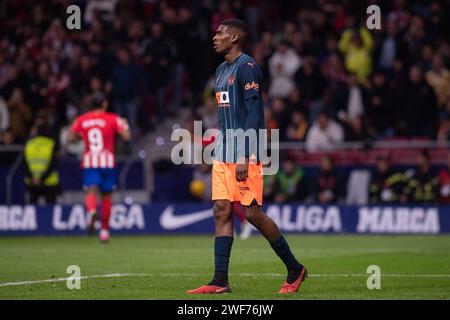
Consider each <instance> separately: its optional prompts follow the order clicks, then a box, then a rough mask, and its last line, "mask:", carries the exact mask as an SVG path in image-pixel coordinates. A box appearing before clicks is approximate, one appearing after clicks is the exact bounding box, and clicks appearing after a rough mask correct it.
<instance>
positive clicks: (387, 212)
mask: <svg viewBox="0 0 450 320" xmlns="http://www.w3.org/2000/svg"><path fill="white" fill-rule="evenodd" d="M439 231H440V224H439V212H438V209H437V208H421V207H417V208H407V207H361V208H359V210H358V225H357V226H356V232H358V233H432V234H435V233H439Z"/></svg>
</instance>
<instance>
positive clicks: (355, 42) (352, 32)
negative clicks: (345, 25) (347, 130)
mask: <svg viewBox="0 0 450 320" xmlns="http://www.w3.org/2000/svg"><path fill="white" fill-rule="evenodd" d="M372 48H373V39H372V35H371V34H370V32H369V31H368V30H367V29H366V28H364V27H361V28H359V29H358V28H354V29H347V30H345V31H344V33H343V34H342V37H341V39H340V40H339V50H340V51H341V52H342V54H343V55H344V56H345V67H346V68H347V70H348V71H349V72H352V73H355V74H356V76H357V79H358V82H360V83H363V82H364V81H365V80H366V79H367V77H368V76H369V75H370V73H371V71H372Z"/></svg>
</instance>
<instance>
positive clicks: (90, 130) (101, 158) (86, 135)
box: [71, 110, 128, 169]
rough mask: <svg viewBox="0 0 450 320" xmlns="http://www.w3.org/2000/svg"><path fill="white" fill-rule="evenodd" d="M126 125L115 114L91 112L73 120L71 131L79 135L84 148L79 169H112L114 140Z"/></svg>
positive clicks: (114, 163)
mask: <svg viewBox="0 0 450 320" xmlns="http://www.w3.org/2000/svg"><path fill="white" fill-rule="evenodd" d="M126 128H128V124H127V123H126V122H125V121H124V120H123V119H122V118H120V117H119V116H118V115H117V114H115V113H108V112H103V111H97V110H96V111H91V112H88V113H85V114H83V115H81V116H79V117H78V118H77V119H75V122H74V123H73V125H72V128H71V130H72V131H73V132H75V133H78V134H79V135H81V137H82V139H83V142H84V145H85V148H84V154H83V159H82V161H81V167H82V168H85V169H88V168H114V167H115V166H116V159H115V150H114V145H115V139H116V135H117V133H119V132H121V131H122V130H124V129H126Z"/></svg>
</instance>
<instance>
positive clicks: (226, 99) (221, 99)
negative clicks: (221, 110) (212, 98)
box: [216, 91, 230, 107]
mask: <svg viewBox="0 0 450 320" xmlns="http://www.w3.org/2000/svg"><path fill="white" fill-rule="evenodd" d="M216 99H217V104H218V106H219V107H229V106H230V95H229V93H228V91H217V92H216Z"/></svg>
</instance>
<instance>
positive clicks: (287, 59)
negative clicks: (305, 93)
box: [269, 40, 302, 98]
mask: <svg viewBox="0 0 450 320" xmlns="http://www.w3.org/2000/svg"><path fill="white" fill-rule="evenodd" d="M301 65H302V60H301V58H300V56H299V55H298V54H297V53H296V52H295V50H294V49H292V48H290V47H289V42H287V41H286V40H281V41H280V42H279V43H278V45H277V50H276V51H275V53H274V54H273V55H272V57H271V58H270V60H269V69H270V76H271V83H270V89H269V95H270V96H271V97H281V98H287V97H288V96H289V95H290V94H291V92H292V90H294V86H295V84H294V75H295V72H296V71H297V70H298V68H300V66H301Z"/></svg>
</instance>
